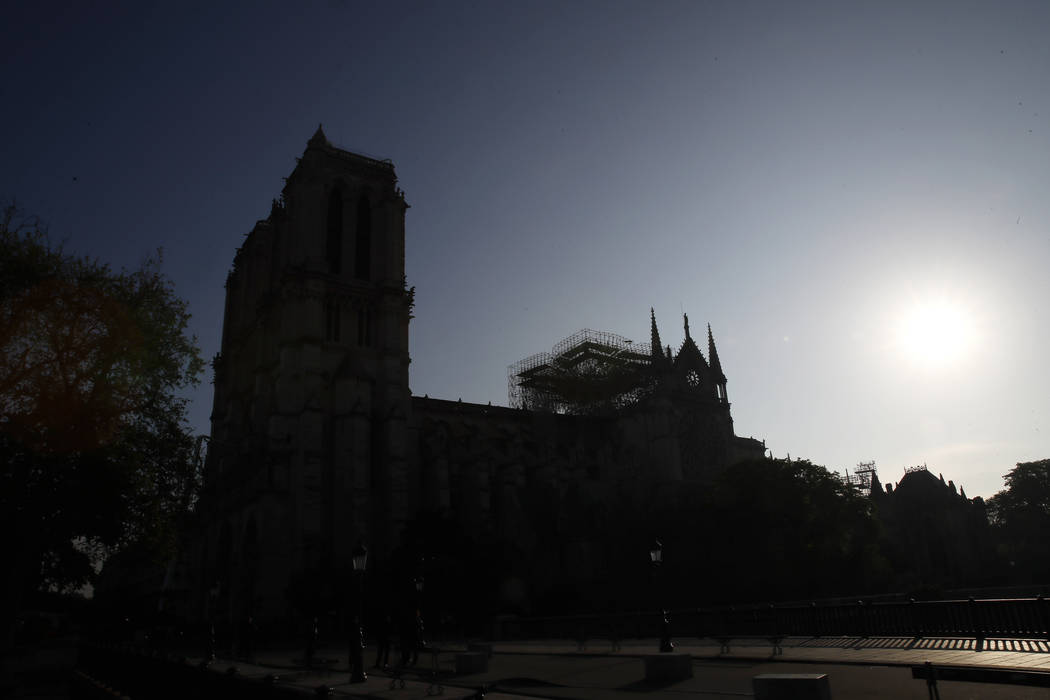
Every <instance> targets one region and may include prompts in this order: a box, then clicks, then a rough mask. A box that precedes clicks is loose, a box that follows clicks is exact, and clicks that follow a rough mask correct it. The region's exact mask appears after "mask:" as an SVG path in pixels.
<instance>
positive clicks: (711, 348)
mask: <svg viewBox="0 0 1050 700" xmlns="http://www.w3.org/2000/svg"><path fill="white" fill-rule="evenodd" d="M707 358H708V360H710V361H711V369H713V370H714V371H715V373H716V374H717V375H718V376H719V377H724V376H725V374H724V373H723V372H722V363H721V361H719V359H718V350H717V349H716V348H715V337H714V336H713V335H711V324H710V323H709V324H707Z"/></svg>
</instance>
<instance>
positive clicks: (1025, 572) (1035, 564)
mask: <svg viewBox="0 0 1050 700" xmlns="http://www.w3.org/2000/svg"><path fill="white" fill-rule="evenodd" d="M1003 478H1004V479H1005V480H1006V488H1005V489H1004V490H1002V491H1000V492H999V493H997V494H995V495H994V496H992V498H990V499H988V506H987V508H988V516H989V519H990V520H991V522H992V525H993V527H994V528H995V531H996V535H997V539H998V541H999V545H998V548H999V551H1000V553H1001V554H1002V555H1003V556H1004V557H1005V559H1006V561H1008V562H1009V563H1010V567H1011V579H1013V580H1012V582H1014V583H1016V582H1019V581H1022V580H1028V581H1033V582H1040V583H1045V582H1046V581H1047V580H1050V459H1043V460H1039V461H1037V462H1018V464H1017V466H1016V467H1014V468H1013V469H1011V470H1010V472H1009V473H1008V474H1006V475H1005V476H1004V477H1003Z"/></svg>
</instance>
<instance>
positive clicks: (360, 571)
mask: <svg viewBox="0 0 1050 700" xmlns="http://www.w3.org/2000/svg"><path fill="white" fill-rule="evenodd" d="M350 556H351V562H352V565H353V567H354V582H355V588H356V589H357V595H356V597H357V601H356V603H355V604H354V621H353V623H352V626H351V629H350V682H351V683H364V682H365V680H367V678H368V676H366V675H365V662H364V639H363V636H364V635H363V633H362V631H361V615H362V609H363V601H362V598H363V597H364V582H363V581H364V577H365V565H366V564H367V563H368V550H367V549H365V546H364V545H363V544H361V542H360V541H359V542H358V543H357V546H356V547H354V550H353V551H352V552H351V553H350Z"/></svg>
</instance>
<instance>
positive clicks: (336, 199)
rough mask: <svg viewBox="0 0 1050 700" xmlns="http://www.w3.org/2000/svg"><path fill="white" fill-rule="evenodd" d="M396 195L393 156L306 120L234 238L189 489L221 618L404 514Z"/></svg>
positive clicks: (321, 566)
mask: <svg viewBox="0 0 1050 700" xmlns="http://www.w3.org/2000/svg"><path fill="white" fill-rule="evenodd" d="M407 208H408V205H407V204H406V203H405V200H404V195H403V193H402V192H401V190H400V189H399V188H398V187H397V177H396V175H395V174H394V167H393V165H392V164H391V163H390V162H389V161H380V160H375V159H372V158H368V157H365V156H361V155H357V154H354V153H351V152H349V151H345V150H342V149H340V148H337V147H335V146H333V145H332V144H330V143H329V142H328V140H327V139H326V138H325V135H324V132H323V131H322V130H321V128H320V127H318V129H317V132H316V133H315V134H314V135H313V137H312V138H311V139H310V140H309V142H308V143H307V146H306V151H305V152H304V153H303V156H302V158H300V159H299V160H298V163H297V165H296V167H295V169H294V170H293V171H292V173H291V175H290V176H289V177H288V178H286V184H285V186H284V189H283V195H282V198H281V200H280V201H274V203H273V206H272V208H271V212H270V216H269V217H268V218H266V219H264V220H262V221H259V222H258V223H257V224H256V225H255V227H254V229H253V230H252V231H251V233H249V234H248V235H247V237H246V239H245V241H244V243H243V245H242V246H241V248H240V249H239V250H238V251H237V254H236V257H235V259H234V265H233V270H232V271H231V272H230V274H229V277H228V279H227V283H226V308H225V317H224V321H223V336H222V350H221V353H220V354H219V355H218V356H217V357H216V359H215V399H214V409H213V413H212V432H211V444H210V446H209V452H208V457H207V461H206V465H205V492H204V496H203V497H202V503H201V511H202V515H203V520H204V523H205V524H206V525H205V529H206V532H205V533H203V537H202V541H203V548H202V549H203V551H201V552H200V553H199V556H200V557H201V571H202V576H204V577H206V578H207V581H205V582H203V583H204V584H205V585H206V586H207V587H209V588H211V589H212V590H213V591H216V590H217V591H218V593H215V592H213V593H212V594H211V595H212V598H213V599H214V598H217V600H212V601H211V602H210V603H209V604H210V605H212V606H213V607H214V606H218V608H217V614H218V615H219V616H220V617H221V615H223V614H227V613H228V615H229V616H230V619H234V618H240V616H243V615H244V614H246V613H248V612H253V613H255V614H269V615H274V614H276V615H280V614H285V613H287V612H289V611H288V610H286V607H287V605H288V602H287V600H288V599H289V597H294V593H295V591H296V590H298V589H301V588H303V586H306V587H309V585H312V584H309V583H304V581H307V582H308V581H309V580H310V579H311V577H313V578H315V579H319V580H338V579H339V578H340V577H341V576H343V575H345V574H346V573H347V572H348V571H349V569H350V551H351V549H352V548H353V547H354V546H355V544H356V543H357V542H358V540H362V541H364V542H367V543H368V545H369V546H370V547H375V548H378V549H380V550H382V549H383V548H384V546H387V547H389V544H390V542H392V541H394V540H396V538H397V535H398V533H399V531H400V529H401V526H402V525H403V523H404V521H405V519H406V517H407V512H406V510H407V494H406V489H407V481H406V480H407V478H408V477H407V472H408V459H409V455H407V454H406V449H407V448H406V446H407V444H408V439H407V425H408V419H409V412H410V410H411V400H410V393H409V388H408V363H409V354H408V322H409V318H410V313H411V307H412V291H411V290H408V289H406V287H405V210H406V209H407ZM290 591H291V593H290ZM323 593H324V592H323V591H322V592H321V593H318V592H317V591H314V592H313V595H321V596H322V597H323Z"/></svg>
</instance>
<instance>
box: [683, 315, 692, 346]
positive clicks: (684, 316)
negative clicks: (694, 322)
mask: <svg viewBox="0 0 1050 700" xmlns="http://www.w3.org/2000/svg"><path fill="white" fill-rule="evenodd" d="M682 319H683V320H684V321H685V339H686V340H692V338H691V337H690V336H689V314H687V313H683V314H682Z"/></svg>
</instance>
